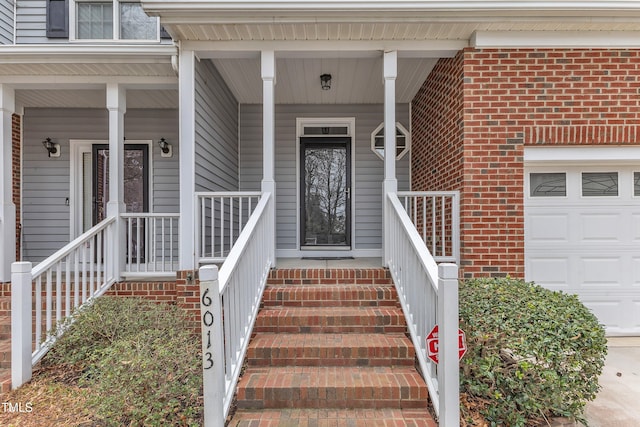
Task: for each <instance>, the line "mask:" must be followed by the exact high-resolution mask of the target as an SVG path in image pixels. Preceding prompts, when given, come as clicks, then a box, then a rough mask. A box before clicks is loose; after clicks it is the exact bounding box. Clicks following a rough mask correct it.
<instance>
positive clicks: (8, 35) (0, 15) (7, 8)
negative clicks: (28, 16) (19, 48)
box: [0, 0, 14, 44]
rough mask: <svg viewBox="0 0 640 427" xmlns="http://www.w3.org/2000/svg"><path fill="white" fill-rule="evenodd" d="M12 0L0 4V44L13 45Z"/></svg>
mask: <svg viewBox="0 0 640 427" xmlns="http://www.w3.org/2000/svg"><path fill="white" fill-rule="evenodd" d="M13 28H14V25H13V0H3V1H2V2H0V44H13Z"/></svg>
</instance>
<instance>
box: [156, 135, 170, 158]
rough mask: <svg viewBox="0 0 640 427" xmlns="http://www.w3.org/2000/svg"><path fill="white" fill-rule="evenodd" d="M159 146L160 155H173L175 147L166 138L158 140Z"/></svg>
mask: <svg viewBox="0 0 640 427" xmlns="http://www.w3.org/2000/svg"><path fill="white" fill-rule="evenodd" d="M158 146H159V147H160V155H161V156H162V157H171V156H173V147H172V146H171V144H169V143H168V142H167V140H166V139H164V138H160V141H158Z"/></svg>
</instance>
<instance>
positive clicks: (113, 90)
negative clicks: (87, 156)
mask: <svg viewBox="0 0 640 427" xmlns="http://www.w3.org/2000/svg"><path fill="white" fill-rule="evenodd" d="M107 109H108V110H109V202H108V203H107V216H115V217H116V223H115V235H116V238H115V239H114V242H113V268H114V272H113V273H114V275H115V277H116V280H120V279H121V278H122V272H123V271H124V266H125V247H126V242H125V227H124V222H123V221H122V218H121V217H120V214H122V213H124V212H125V211H126V207H125V204H124V181H123V176H124V115H125V113H126V112H127V97H126V91H125V88H124V87H123V86H122V85H119V84H117V83H108V84H107Z"/></svg>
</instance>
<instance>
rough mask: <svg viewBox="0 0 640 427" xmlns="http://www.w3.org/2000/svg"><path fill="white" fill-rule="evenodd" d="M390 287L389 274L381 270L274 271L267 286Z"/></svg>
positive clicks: (316, 269) (319, 269) (314, 269)
mask: <svg viewBox="0 0 640 427" xmlns="http://www.w3.org/2000/svg"><path fill="white" fill-rule="evenodd" d="M340 283H352V284H357V285H391V284H392V283H393V282H392V281H391V274H390V273H389V271H388V270H385V269H383V268H353V269H324V268H307V269H295V268H292V269H286V268H285V269H276V270H272V271H271V272H270V273H269V278H268V281H267V284H269V285H338V284H340Z"/></svg>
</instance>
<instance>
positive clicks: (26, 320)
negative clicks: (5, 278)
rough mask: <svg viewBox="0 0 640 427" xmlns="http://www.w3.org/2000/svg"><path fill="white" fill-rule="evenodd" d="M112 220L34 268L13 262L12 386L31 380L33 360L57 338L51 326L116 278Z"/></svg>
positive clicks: (38, 358)
mask: <svg viewBox="0 0 640 427" xmlns="http://www.w3.org/2000/svg"><path fill="white" fill-rule="evenodd" d="M115 221H116V219H115V218H114V217H110V218H107V219H105V220H104V221H102V222H101V223H100V224H98V225H96V226H95V227H93V228H91V229H90V230H88V231H87V232H86V233H84V234H82V235H81V236H80V237H78V238H77V239H75V240H74V241H72V242H71V243H69V244H67V245H66V246H65V247H63V248H62V249H60V250H59V251H57V252H56V253H54V254H53V255H51V256H50V257H49V258H47V259H46V260H44V261H43V262H41V263H40V264H38V265H37V266H36V267H35V268H33V269H32V267H31V263H30V262H16V263H14V264H13V266H12V274H11V382H12V387H13V388H17V387H19V386H21V385H22V384H24V383H25V382H27V381H29V380H30V379H31V371H32V367H33V365H35V364H36V363H38V361H39V360H40V359H41V358H42V357H43V356H44V355H45V354H46V352H47V351H48V350H49V348H50V347H51V346H52V345H53V343H54V342H55V341H56V339H57V337H58V335H57V334H56V330H55V329H56V327H57V326H59V325H61V322H63V321H64V320H65V319H66V318H69V317H70V316H72V314H73V312H74V310H76V309H78V307H81V306H82V305H83V304H85V303H86V302H87V301H89V300H91V299H93V298H97V297H99V296H100V295H102V294H103V293H104V292H106V291H107V290H108V289H109V287H110V286H111V285H112V284H113V283H114V282H115V280H116V274H114V266H113V265H114V264H113V259H114V246H113V242H114V241H115ZM34 300H35V301H34ZM32 324H33V325H34V326H35V333H34V331H33V326H32ZM58 332H59V331H58Z"/></svg>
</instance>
